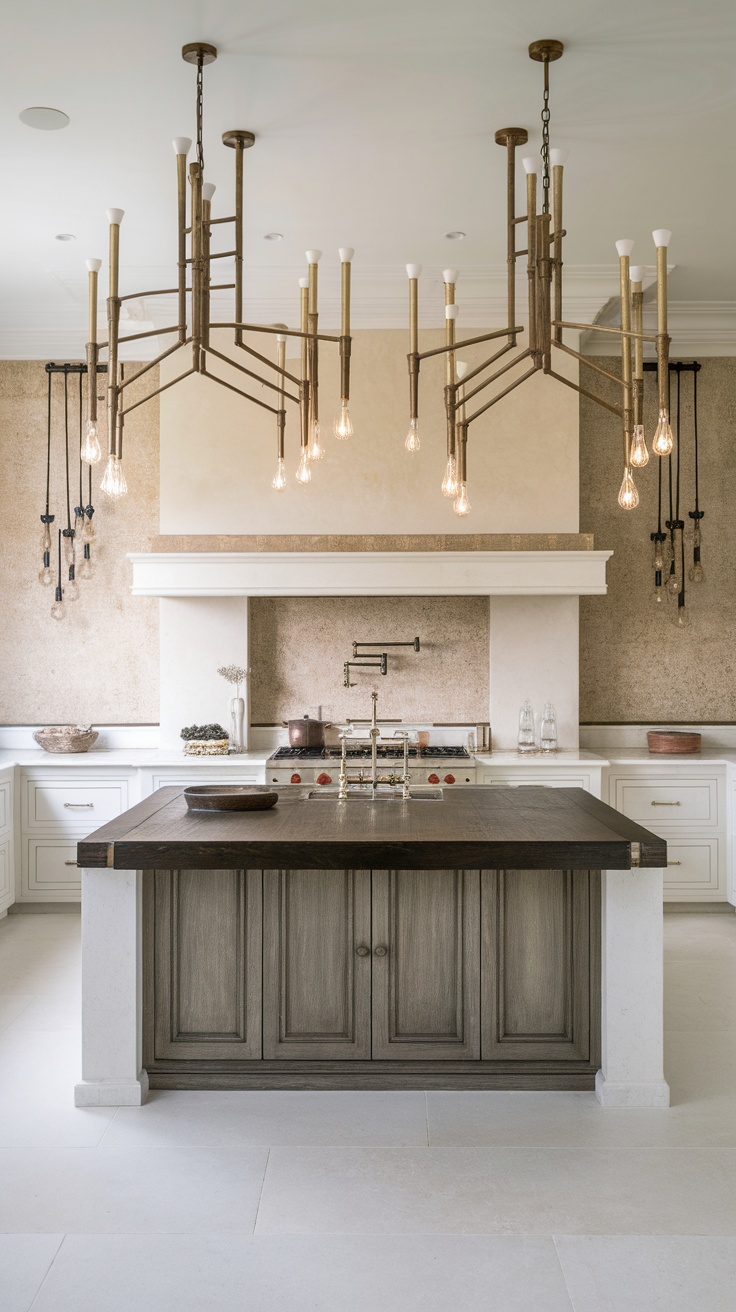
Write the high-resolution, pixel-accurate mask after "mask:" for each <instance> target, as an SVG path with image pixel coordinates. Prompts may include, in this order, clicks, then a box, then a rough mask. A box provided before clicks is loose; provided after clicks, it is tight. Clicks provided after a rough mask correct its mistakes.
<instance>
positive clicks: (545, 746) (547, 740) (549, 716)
mask: <svg viewBox="0 0 736 1312" xmlns="http://www.w3.org/2000/svg"><path fill="white" fill-rule="evenodd" d="M540 746H541V748H542V751H543V752H556V751H557V716H556V715H555V708H554V706H553V705H552V703H551V702H545V704H544V715H543V716H542V727H541V733H540Z"/></svg>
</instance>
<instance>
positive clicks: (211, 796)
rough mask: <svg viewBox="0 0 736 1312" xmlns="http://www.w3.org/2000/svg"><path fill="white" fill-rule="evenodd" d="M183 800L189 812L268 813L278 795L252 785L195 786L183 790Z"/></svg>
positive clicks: (268, 789) (269, 789) (276, 800)
mask: <svg viewBox="0 0 736 1312" xmlns="http://www.w3.org/2000/svg"><path fill="white" fill-rule="evenodd" d="M184 798H185V800H186V804H187V806H188V807H189V810H190V811H268V810H269V809H270V807H272V806H275V805H276V803H277V802H278V800H279V795H278V793H275V792H274V791H273V789H272V788H266V787H265V786H264V787H260V788H259V787H256V786H254V785H253V784H196V785H192V787H190V788H185V789H184Z"/></svg>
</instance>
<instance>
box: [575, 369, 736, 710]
mask: <svg viewBox="0 0 736 1312" xmlns="http://www.w3.org/2000/svg"><path fill="white" fill-rule="evenodd" d="M675 358H676V357H675ZM600 363H601V364H602V365H603V366H604V367H610V366H611V364H613V363H614V362H612V361H611V362H609V361H607V360H605V359H603V360H601V361H600ZM701 363H702V365H703V368H702V370H701V372H700V374H699V376H698V434H699V445H700V502H701V508H702V509H703V510H705V512H706V516H705V519H704V521H703V567H704V570H705V582H704V583H702V584H700V585H699V586H698V585H694V586H690V585H688V584H687V583H686V597H687V606H688V609H689V611H690V627H689V629H685V630H681V629H676V628H675V627H674V626H673V624H672V622H671V621H672V618H673V613H674V611H675V609H676V606H673V605H672V604H671V603H664V602H663V603H662V606H661V607H657V606H655V604H654V601H653V584H654V575H653V570H652V567H651V561H652V544H651V542H650V540H649V534H650V533H651V532H652V531H653V530H654V529H656V527H657V472H658V471H657V459H656V458H655V457H651V458H650V461H649V464H648V465H647V466H646V468H645V469H643V470H641V471H639V472H637V473H636V474H635V479H636V485H637V488H638V490H639V497H640V501H639V506H638V507H637V509H636V510H634V511H629V512H626V511H623V510H621V509H620V507H619V506H618V504H617V502H616V497H617V495H618V488H619V484H620V482H621V475H622V454H621V450H622V443H621V436H620V431H619V425H618V421H617V420H616V419H615V417H614V416H612V415H608V414H607V413H606V411H604V410H602V409H600V408H599V407H598V406H596V405H595V404H594V403H593V402H590V401H586V400H585V399H584V398H583V399H582V401H581V407H580V435H581V437H580V488H581V498H580V523H581V528H582V529H583V530H584V531H585V532H592V533H594V534H595V541H596V546H597V547H598V548H600V549H605V548H612V549H613V553H614V554H613V558H612V559H611V561H610V563H609V566H608V595H607V596H605V597H583V598H582V599H581V604H580V617H581V632H580V673H581V686H580V718H581V721H582V723H584V724H585V723H641V722H646V723H649V724H652V723H656V722H658V721H659V722H662V723H665V724H666V723H677V722H690V723H700V722H704V723H707V722H712V721H716V722H719V721H730V722H733V721H736V586H734V573H733V562H734V559H735V558H736V522H735V521H734V514H733V508H734V505H735V504H736V443H735V442H734V430H735V429H736V360H734V359H728V358H720V359H708V360H702V361H701ZM586 373H588V374H589V376H588V377H587V378H586V379H585V380H584V385H586V386H591V383H592V385H593V386H594V387H596V388H598V387H600V385H601V384H600V383H599V382H598V381H597V380H595V381H593V376H592V374H590V373H589V371H586ZM691 381H692V380H691V378H686V377H685V375H683V381H682V395H683V417H682V425H683V432H684V433H686V434H687V440H686V442H685V444H684V445H685V451H686V455H685V459H684V461H683V473H682V489H683V493H684V498H683V501H682V503H681V510H682V511H684V513H683V515H682V517H683V518H684V520H685V522H686V524H688V523H689V521H688V518H687V512H688V511H689V510H692V509H693V505H694V502H693V499H692V491H693V476H692V457H691V452H692V443H691V440H690V434H691V431H692V428H691V423H690V419H691V414H690V397H691V395H692V392H691ZM654 388H655V381H654V375H653V374H649V373H648V374H646V375H645V407H646V413H647V416H648V424H647V440H648V442H649V445H650V449H651V436H652V416H653V415H655V414H656V396H655V391H654ZM673 390H674V384H673ZM662 472H663V475H665V484H664V485H665V488H666V487H667V481H666V463H665V465H664V466H663V471H662ZM665 506H666V507H667V510H666V513H665V514H664V516H663V518H664V519H667V518H668V517H669V502H668V499H667V498H666V499H665ZM691 561H692V552H690V562H691ZM686 565H687V560H686Z"/></svg>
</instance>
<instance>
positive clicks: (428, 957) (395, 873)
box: [373, 870, 480, 1061]
mask: <svg viewBox="0 0 736 1312" xmlns="http://www.w3.org/2000/svg"><path fill="white" fill-rule="evenodd" d="M479 925H480V895H479V872H478V871H477V870H374V871H373V1057H374V1058H376V1059H380V1060H382V1061H385V1060H391V1059H394V1058H395V1059H396V1060H397V1061H438V1060H439V1061H463V1060H466V1059H467V1060H473V1059H476V1060H477V1059H478V1058H479V1057H480V1017H479V1001H480V928H479Z"/></svg>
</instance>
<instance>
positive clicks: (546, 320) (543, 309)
mask: <svg viewBox="0 0 736 1312" xmlns="http://www.w3.org/2000/svg"><path fill="white" fill-rule="evenodd" d="M546 67H547V65H546V64H545V68H546ZM550 223H551V219H550V213H549V196H548V197H547V209H546V210H545V211H544V213H543V214H541V215H540V217H539V228H540V231H539V243H538V246H537V252H538V258H539V277H538V282H537V287H538V305H537V311H538V314H539V344H540V346H541V349H542V367H543V369H544V372H545V373H546V374H548V373H549V371H550V368H551V363H552V361H551V339H552V315H551V312H550V289H551V285H552V262H551V260H550V258H549V247H550V240H551V234H550Z"/></svg>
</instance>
